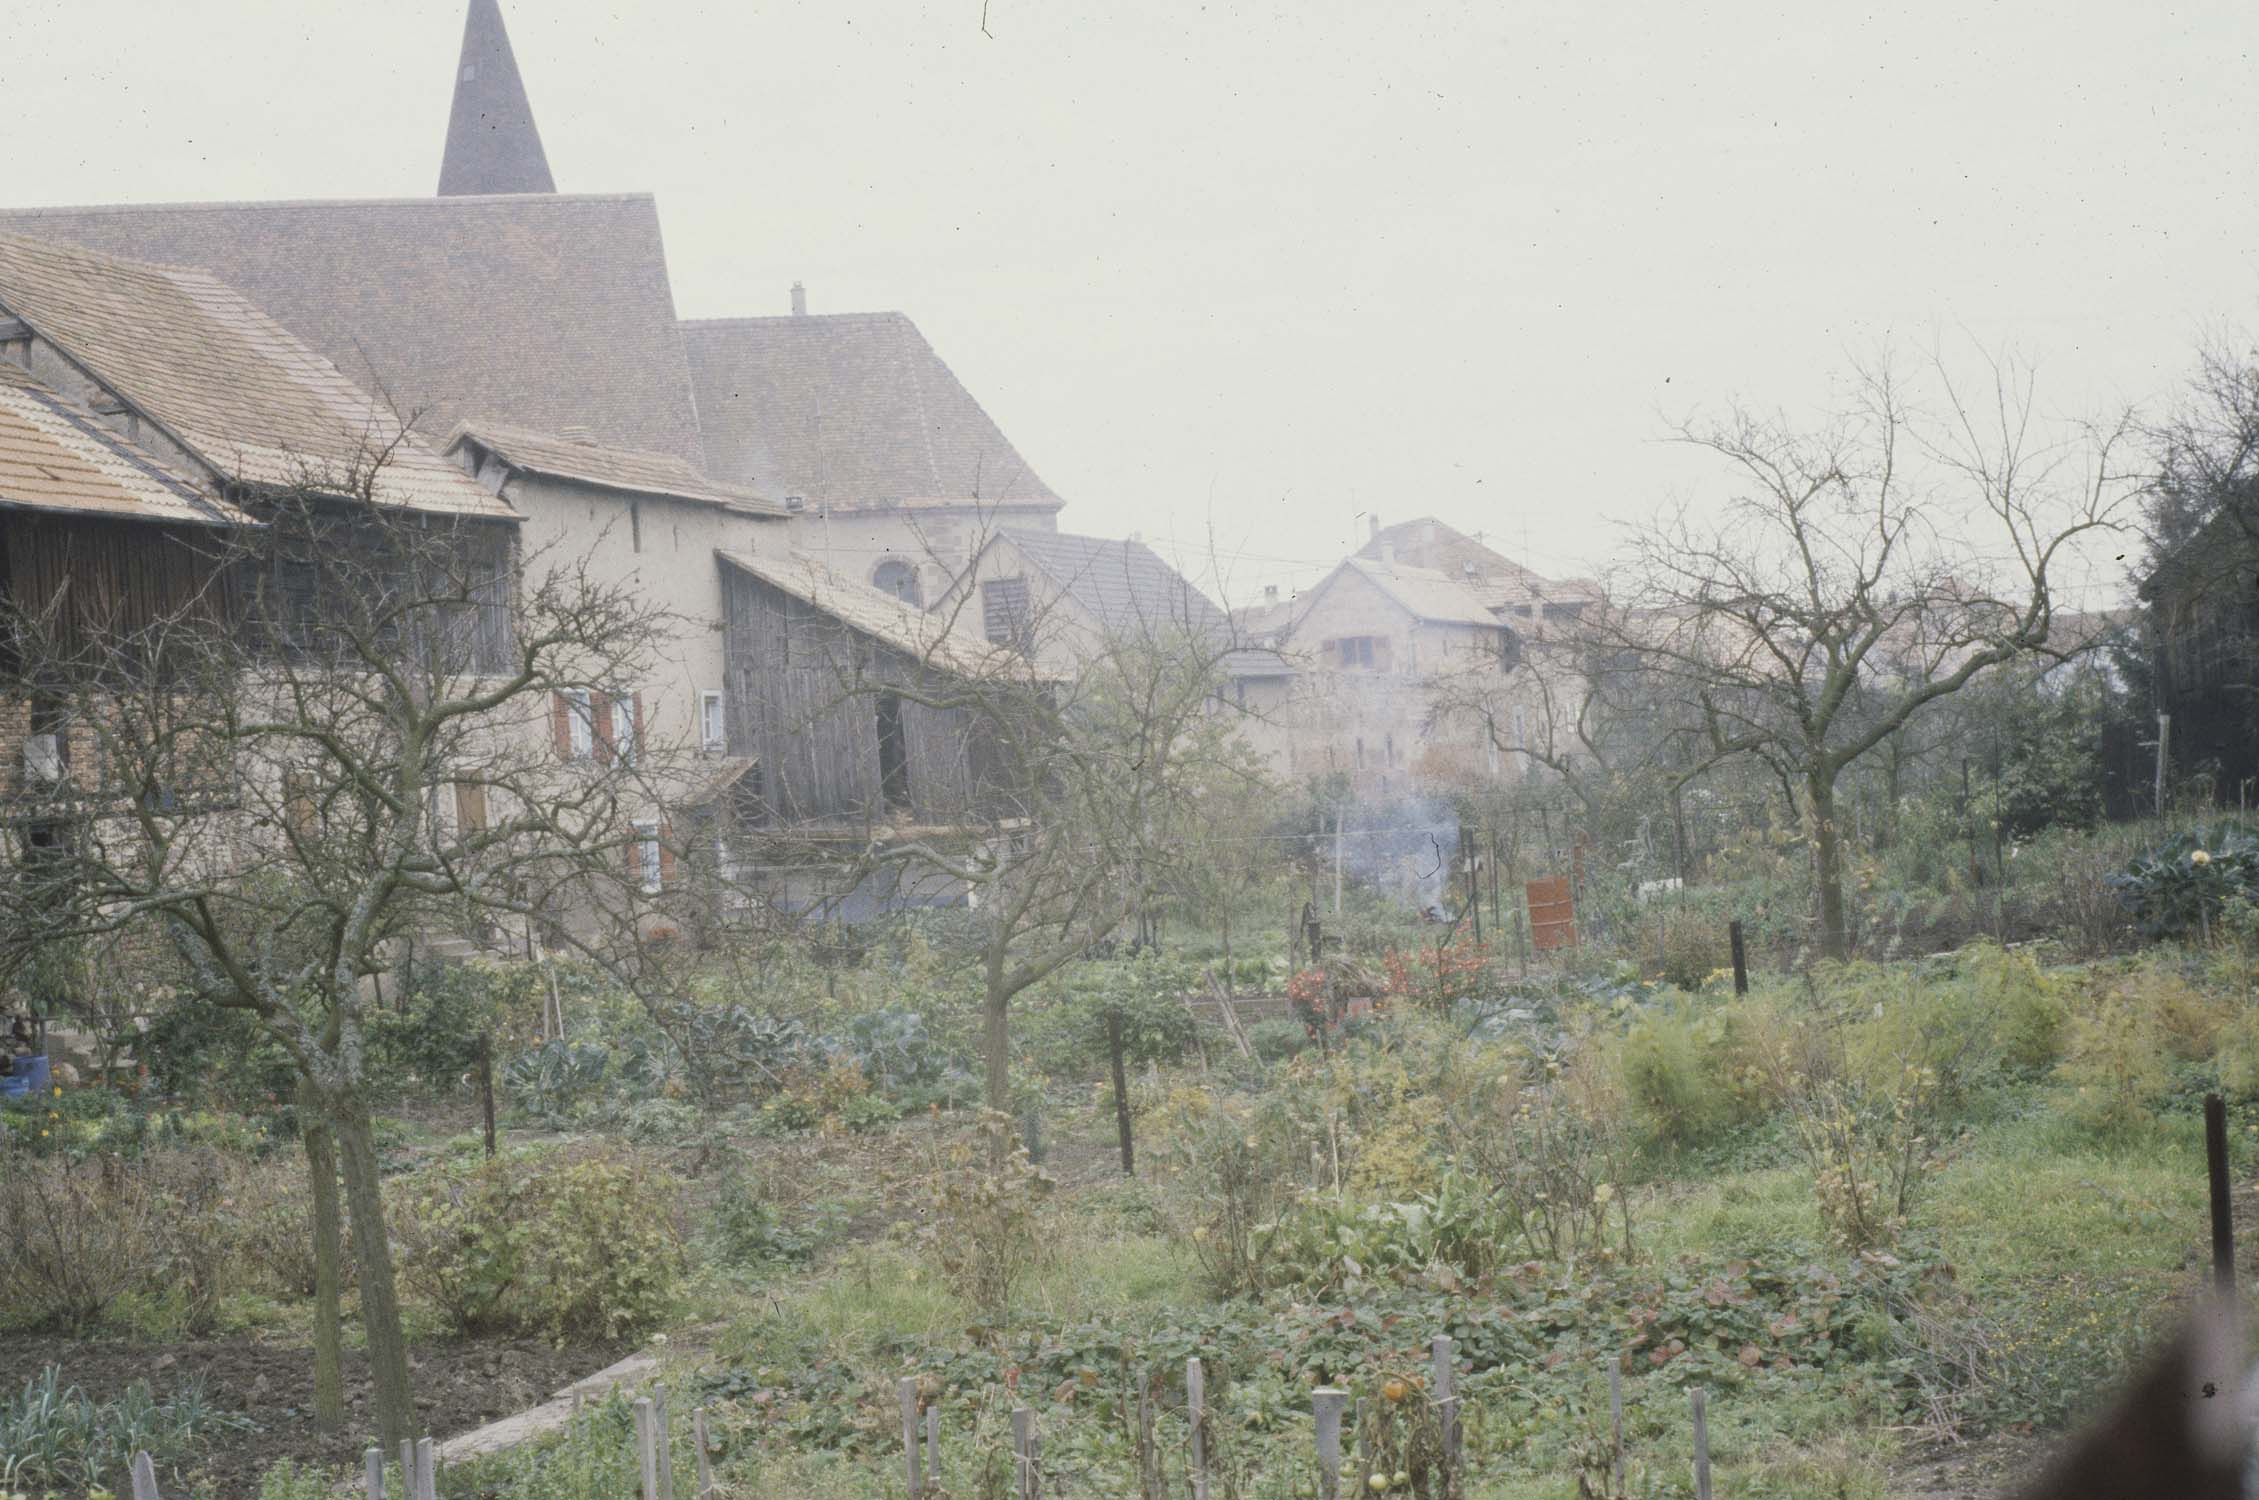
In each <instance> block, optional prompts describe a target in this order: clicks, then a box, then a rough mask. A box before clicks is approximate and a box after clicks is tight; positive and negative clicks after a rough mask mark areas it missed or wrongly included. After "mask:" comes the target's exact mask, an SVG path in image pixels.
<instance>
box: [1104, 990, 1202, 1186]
mask: <svg viewBox="0 0 2259 1500" xmlns="http://www.w3.org/2000/svg"><path fill="white" fill-rule="evenodd" d="M1224 1003H1225V1004H1226V1005H1229V1004H1230V1003H1231V1001H1230V1000H1229V998H1226V999H1225V1001H1224ZM1106 1052H1107V1055H1108V1057H1109V1058H1111V1060H1112V1062H1113V1064H1114V1133H1115V1134H1116V1135H1118V1136H1120V1137H1121V1143H1122V1175H1123V1176H1124V1177H1135V1176H1136V1175H1137V1147H1136V1145H1135V1143H1134V1142H1132V1141H1131V1139H1130V1107H1129V1083H1128V1080H1127V1079H1125V1078H1124V1077H1123V1069H1122V1013H1121V1011H1120V1009H1119V1008H1117V1007H1115V1006H1111V1005H1109V1006H1108V1007H1106Z"/></svg>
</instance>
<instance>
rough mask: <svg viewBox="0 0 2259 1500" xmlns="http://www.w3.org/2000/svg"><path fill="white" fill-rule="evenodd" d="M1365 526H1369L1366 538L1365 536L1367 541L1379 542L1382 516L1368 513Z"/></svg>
mask: <svg viewBox="0 0 2259 1500" xmlns="http://www.w3.org/2000/svg"><path fill="white" fill-rule="evenodd" d="M1365 526H1366V528H1367V532H1366V538H1365V539H1366V540H1367V541H1373V542H1377V541H1379V540H1380V517H1379V516H1376V515H1371V514H1368V515H1367V516H1366V517H1365Z"/></svg>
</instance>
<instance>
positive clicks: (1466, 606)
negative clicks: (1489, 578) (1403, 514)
mask: <svg viewBox="0 0 2259 1500" xmlns="http://www.w3.org/2000/svg"><path fill="white" fill-rule="evenodd" d="M1342 566H1343V567H1344V568H1350V569H1354V570H1355V571H1356V572H1358V573H1360V574H1362V575H1363V576H1364V577H1365V578H1366V579H1367V580H1368V581H1370V582H1371V583H1372V584H1373V586H1374V587H1376V588H1378V589H1379V590H1380V591H1381V592H1382V593H1384V594H1386V595H1388V597H1389V598H1391V599H1393V600H1395V601H1396V602H1397V603H1398V604H1399V605H1401V606H1402V607H1403V608H1404V609H1405V610H1406V611H1407V612H1408V613H1410V614H1411V616H1412V617H1413V618H1414V619H1418V620H1433V621H1436V622H1439V623H1442V624H1446V625H1496V624H1497V623H1498V620H1497V617H1496V616H1494V615H1492V614H1491V612H1490V610H1489V609H1488V608H1487V607H1485V606H1484V604H1483V602H1482V601H1481V600H1480V599H1477V598H1476V597H1475V596H1474V595H1473V594H1472V593H1471V592H1469V591H1468V589H1467V587H1466V585H1464V584H1462V583H1460V582H1459V581H1458V580H1457V579H1456V578H1451V577H1448V576H1446V575H1444V574H1442V573H1438V572H1436V571H1435V570H1434V569H1433V568H1414V567H1408V566H1406V565H1405V564H1403V563H1383V562H1375V561H1373V560H1372V559H1371V558H1367V557H1352V558H1348V559H1346V560H1345V561H1344V562H1343V563H1342Z"/></svg>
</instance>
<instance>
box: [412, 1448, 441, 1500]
mask: <svg viewBox="0 0 2259 1500" xmlns="http://www.w3.org/2000/svg"><path fill="white" fill-rule="evenodd" d="M416 1497H417V1500H439V1470H438V1468H437V1467H436V1466H435V1465H434V1464H433V1463H432V1453H431V1439H430V1438H427V1437H425V1438H417V1439H416Z"/></svg>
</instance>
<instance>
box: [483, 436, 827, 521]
mask: <svg viewBox="0 0 2259 1500" xmlns="http://www.w3.org/2000/svg"><path fill="white" fill-rule="evenodd" d="M466 443H471V444H476V445H477V446H478V447H480V448H483V449H485V450H486V451H487V452H489V453H492V454H494V455H495V456H496V457H497V458H500V459H501V460H502V461H503V462H504V463H506V464H508V465H509V466H510V467H511V468H513V469H523V470H526V471H527V472H529V473H534V474H546V475H549V476H551V477H552V478H557V479H570V480H574V481H577V482H578V483H581V484H589V485H595V486H597V487H599V488H601V489H608V490H624V491H626V492H628V493H629V494H636V495H663V496H666V497H668V498H670V499H675V500H692V501H697V502H699V503H700V504H705V505H719V506H723V507H725V508H727V509H729V510H736V511H744V512H746V513H748V514H751V515H761V516H781V515H783V514H784V513H785V512H784V507H783V506H782V505H780V504H778V503H777V502H776V501H774V500H770V499H768V498H766V497H764V496H761V495H757V494H755V493H754V492H753V491H751V490H748V489H740V488H738V487H736V486H734V485H724V484H716V483H715V482H714V481H713V480H711V479H708V478H707V477H706V476H705V475H703V474H700V473H699V472H698V471H697V470H696V469H693V468H692V467H691V466H690V465H689V464H686V463H684V462H683V461H682V460H681V459H679V458H677V457H675V456H674V455H673V454H671V453H649V452H645V451H643V450H642V449H638V448H619V447H614V446H612V445H610V444H606V443H598V442H594V441H591V440H586V439H581V438H577V437H564V436H559V435H556V434H552V433H546V432H529V431H527V430H526V429H525V428H522V427H509V426H504V425H503V424H501V423H498V422H483V421H472V422H466V423H464V424H463V425H462V426H460V427H458V428H456V429H455V433H454V435H453V436H452V437H450V438H449V439H448V440H447V452H448V453H450V454H453V453H455V452H457V451H459V450H460V449H461V448H462V447H463V445H464V444H466Z"/></svg>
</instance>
